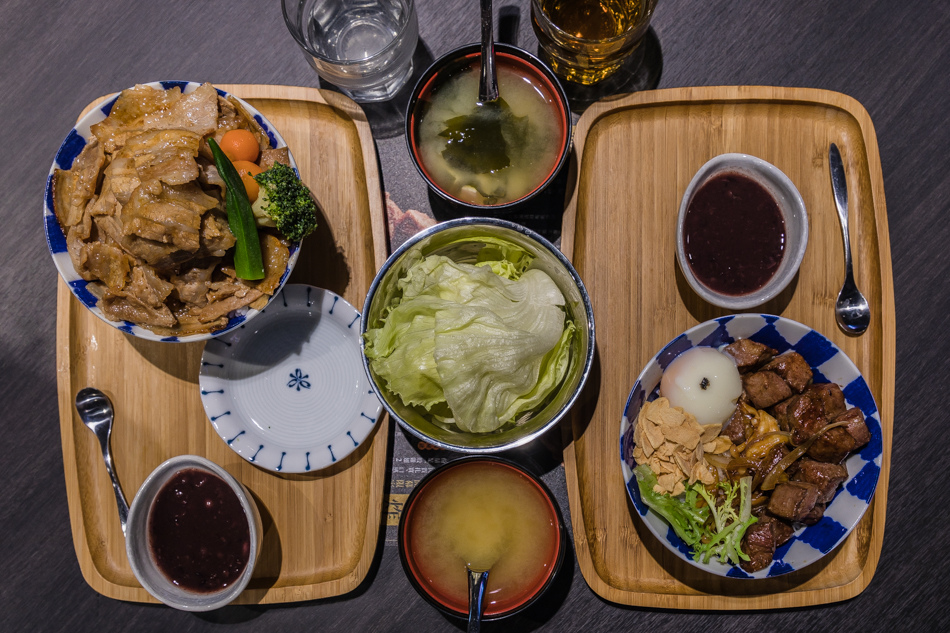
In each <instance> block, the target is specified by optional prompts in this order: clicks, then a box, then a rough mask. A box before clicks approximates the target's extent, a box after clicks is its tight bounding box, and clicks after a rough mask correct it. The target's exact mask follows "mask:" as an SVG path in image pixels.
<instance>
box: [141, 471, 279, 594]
mask: <svg viewBox="0 0 950 633" xmlns="http://www.w3.org/2000/svg"><path fill="white" fill-rule="evenodd" d="M192 469H193V470H198V471H204V472H207V473H210V474H212V475H214V476H216V477H218V478H220V479H221V480H223V481H224V483H226V484H227V485H228V487H229V488H230V489H231V490H232V491H233V492H234V494H235V495H236V496H237V499H238V501H239V503H240V506H241V510H242V511H243V515H244V517H245V518H246V519H247V526H248V540H249V544H250V547H249V552H248V559H247V564H246V565H245V567H244V570H243V571H242V572H241V573H240V575H239V576H238V578H237V580H236V581H234V582H232V583H230V584H228V585H227V586H226V587H224V588H223V589H220V590H217V591H211V592H199V591H192V590H188V589H185V588H183V587H182V586H179V585H178V584H176V583H174V582H172V581H171V580H170V579H169V578H168V576H166V575H165V574H164V573H163V572H162V570H161V569H160V568H159V566H158V563H157V562H156V558H155V554H154V551H153V545H152V542H151V536H150V532H151V530H150V523H151V515H152V510H153V508H154V507H155V505H156V504H155V501H156V497H157V496H158V495H159V493H160V492H161V491H162V489H163V488H164V487H165V485H166V484H167V483H168V482H169V481H170V480H171V479H172V478H174V477H175V476H176V475H177V474H178V473H180V472H182V471H187V470H192ZM262 533H263V529H262V527H261V517H260V514H259V513H258V510H257V505H256V504H255V503H254V500H253V499H252V498H251V495H250V494H249V493H248V491H247V489H246V488H245V487H244V486H243V485H241V483H240V482H239V481H238V480H237V479H235V478H234V477H233V476H231V475H230V474H229V473H228V472H227V471H226V470H224V469H223V468H221V467H220V466H218V465H217V464H215V463H214V462H212V461H209V460H207V459H205V458H204V457H199V456H197V455H179V456H177V457H172V458H171V459H169V460H166V461H165V462H163V463H162V464H161V465H160V466H159V467H158V468H156V469H155V470H154V471H152V474H150V475H149V476H148V477H147V478H146V479H145V482H144V483H143V484H142V487H141V488H139V491H138V493H137V494H136V495H135V500H134V501H133V502H132V507H131V508H130V510H129V520H128V525H127V531H126V541H125V548H126V554H127V555H128V557H129V563H130V564H131V566H132V572H133V573H134V574H135V577H136V579H138V581H139V582H140V583H141V584H142V586H143V587H144V588H145V589H146V591H148V592H149V593H150V594H152V596H154V597H155V598H157V599H158V600H160V601H161V602H163V603H165V604H166V605H168V606H170V607H174V608H176V609H181V610H182V611H211V610H212V609H218V608H220V607H223V606H225V605H226V604H228V603H230V602H231V601H233V600H234V599H235V598H237V597H238V595H240V594H241V592H242V591H244V588H245V587H246V586H247V583H248V581H250V579H251V575H252V574H253V573H254V564H255V562H256V561H257V555H258V553H259V552H260V548H261V537H262Z"/></svg>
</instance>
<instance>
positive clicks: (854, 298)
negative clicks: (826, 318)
mask: <svg viewBox="0 0 950 633" xmlns="http://www.w3.org/2000/svg"><path fill="white" fill-rule="evenodd" d="M828 164H829V166H830V168H831V189H832V191H834V194H835V206H836V207H837V208H838V219H839V220H840V221H841V233H842V234H843V236H844V285H842V286H841V292H839V293H838V301H837V302H836V303H835V320H836V321H837V322H838V327H840V328H841V330H842V331H843V332H844V333H845V334H850V335H852V336H858V335H860V334H864V331H865V330H867V329H868V325H869V324H870V322H871V308H870V306H868V300H867V299H865V298H864V295H863V294H861V291H860V290H858V287H857V285H856V284H855V283H854V271H853V270H852V267H851V238H850V236H849V234H848V185H847V182H846V181H845V176H844V165H843V164H842V162H841V153H840V152H839V151H838V146H837V145H835V144H834V143H832V144H831V148H830V149H829V150H828Z"/></svg>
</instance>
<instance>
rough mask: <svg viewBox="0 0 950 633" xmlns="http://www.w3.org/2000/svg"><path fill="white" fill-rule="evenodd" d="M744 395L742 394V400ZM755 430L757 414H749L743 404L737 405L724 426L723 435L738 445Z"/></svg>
mask: <svg viewBox="0 0 950 633" xmlns="http://www.w3.org/2000/svg"><path fill="white" fill-rule="evenodd" d="M741 401H742V397H741V396H740V402H741ZM754 432H755V416H753V415H749V414H748V413H747V412H746V411H744V410H743V407H742V406H736V410H735V411H733V412H732V417H730V418H729V419H728V420H727V421H726V423H725V424H724V425H723V427H722V431H721V433H722V435H725V436H726V437H728V438H729V439H730V440H732V443H733V444H735V445H736V446H738V445H740V444H742V443H744V442H745V441H746V440H747V439H749V438H750V437H752V434H753V433H754Z"/></svg>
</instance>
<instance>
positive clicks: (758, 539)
mask: <svg viewBox="0 0 950 633" xmlns="http://www.w3.org/2000/svg"><path fill="white" fill-rule="evenodd" d="M742 551H743V552H744V553H745V554H746V555H747V556H748V557H749V560H747V561H742V563H741V565H740V566H741V567H742V569H744V570H745V571H747V572H749V573H752V572H756V571H760V570H762V569H765V568H766V567H768V566H769V565H771V564H772V556H773V555H774V554H775V534H774V533H773V532H772V528H771V526H770V525H769V524H768V523H763V522H762V520H761V519H759V521H757V522H756V523H753V524H752V525H750V526H749V529H747V530H746V532H745V535H744V536H743V537H742Z"/></svg>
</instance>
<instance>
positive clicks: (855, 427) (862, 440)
mask: <svg viewBox="0 0 950 633" xmlns="http://www.w3.org/2000/svg"><path fill="white" fill-rule="evenodd" d="M843 420H847V422H848V424H847V425H845V426H839V427H835V428H833V429H831V430H830V431H826V432H825V433H824V434H822V436H821V437H819V438H818V439H816V440H815V441H814V443H813V444H812V445H811V447H809V449H808V451H807V454H808V456H809V457H811V458H812V459H816V460H818V461H819V462H830V463H832V464H840V463H841V462H842V461H844V458H845V457H847V456H848V453H850V452H851V451H853V450H855V449H858V448H861V447H862V446H864V445H865V444H867V443H868V442H870V441H871V432H870V431H868V425H867V424H866V423H865V422H864V414H862V413H861V410H860V409H858V408H857V407H855V408H852V409H848V410H847V411H845V412H844V413H842V414H841V415H839V416H838V417H836V418H835V419H834V421H835V422H841V421H843Z"/></svg>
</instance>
